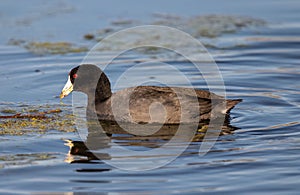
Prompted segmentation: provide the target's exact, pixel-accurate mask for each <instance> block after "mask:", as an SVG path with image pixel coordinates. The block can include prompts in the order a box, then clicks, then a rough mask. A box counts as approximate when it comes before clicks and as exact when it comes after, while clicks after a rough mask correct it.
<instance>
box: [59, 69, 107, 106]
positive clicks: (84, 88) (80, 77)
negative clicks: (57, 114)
mask: <svg viewBox="0 0 300 195" xmlns="http://www.w3.org/2000/svg"><path fill="white" fill-rule="evenodd" d="M72 91H80V92H84V93H86V94H87V95H95V99H97V100H100V101H101V100H104V99H107V98H109V97H110V96H111V88H110V82H109V80H108V78H107V76H106V75H105V74H104V72H102V70H101V69H100V68H98V67H97V66H96V65H92V64H82V65H80V66H77V67H75V68H73V69H72V70H71V71H70V73H69V76H68V80H67V83H66V84H65V86H64V88H63V89H62V91H61V94H60V98H64V97H66V96H67V95H69V94H70V93H71V92H72Z"/></svg>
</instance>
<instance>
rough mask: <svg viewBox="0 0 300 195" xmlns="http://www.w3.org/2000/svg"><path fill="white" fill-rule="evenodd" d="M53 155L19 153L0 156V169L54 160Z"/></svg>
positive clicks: (54, 155)
mask: <svg viewBox="0 0 300 195" xmlns="http://www.w3.org/2000/svg"><path fill="white" fill-rule="evenodd" d="M56 156H57V154H55V153H46V152H41V153H19V154H7V155H0V169H1V168H5V167H11V166H26V165H32V164H36V163H37V162H38V161H44V160H51V159H56V158H57V157H56Z"/></svg>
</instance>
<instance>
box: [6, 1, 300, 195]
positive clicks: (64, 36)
mask: <svg viewBox="0 0 300 195" xmlns="http://www.w3.org/2000/svg"><path fill="white" fill-rule="evenodd" d="M30 2H31V3H27V4H25V5H22V6H21V5H16V2H14V1H4V2H2V5H3V6H1V9H0V25H1V29H3V31H2V35H1V36H0V43H1V45H0V59H1V61H0V83H1V85H0V91H1V96H0V109H1V110H3V109H8V108H10V109H16V110H22V109H23V108H25V109H26V108H28V107H30V106H42V107H43V108H42V109H54V108H58V107H59V108H61V109H63V113H71V112H72V108H71V104H72V99H71V97H67V98H66V99H65V100H64V104H65V105H64V106H61V105H60V104H59V98H58V97H57V96H58V95H59V93H60V90H61V88H62V87H63V85H64V83H65V81H66V76H67V74H68V71H69V70H70V69H71V68H72V67H74V66H75V65H77V64H79V63H81V61H82V60H83V58H84V56H85V55H86V53H84V52H83V53H67V54H62V55H61V54H57V55H51V54H45V55H39V54H35V53H32V52H30V51H28V50H26V48H24V47H23V46H22V45H10V44H8V42H9V40H10V39H14V40H20V39H21V40H24V41H25V42H31V41H53V42H55V41H67V42H71V43H73V44H75V45H79V46H82V45H83V46H85V47H88V48H91V47H92V46H93V45H94V44H95V43H96V41H93V40H92V41H88V40H84V38H83V36H84V35H85V34H87V33H93V34H97V31H98V30H99V29H104V28H116V29H117V28H124V27H125V26H126V25H125V26H122V25H121V27H120V26H117V27H116V26H115V25H114V24H113V22H115V21H119V20H122V21H124V20H130V21H131V20H132V21H133V22H130V24H129V25H127V26H133V25H136V24H137V25H138V24H149V23H154V22H156V21H157V20H161V18H157V16H155V14H156V15H157V14H158V13H159V14H167V15H168V14H170V15H172V16H174V15H175V16H178V17H179V18H180V19H178V20H183V19H182V18H189V17H195V16H198V15H207V14H216V15H221V14H223V15H233V16H236V15H243V16H249V17H252V18H257V19H259V20H263V21H265V22H266V23H265V24H263V25H258V26H256V25H254V26H250V27H248V28H242V29H238V30H237V31H236V32H232V33H225V34H223V33H221V35H218V36H217V37H199V39H201V40H203V41H204V42H205V43H206V44H207V45H210V46H211V47H208V50H209V52H210V53H211V54H212V56H213V57H214V59H215V61H216V63H217V65H218V67H219V69H220V71H221V73H222V76H223V79H224V82H225V86H226V92H227V96H228V98H242V99H243V102H242V103H241V104H239V105H238V106H237V107H236V108H235V109H234V110H232V113H231V125H233V126H234V127H237V128H238V129H237V130H235V131H234V133H233V134H229V135H224V136H221V137H219V140H218V142H216V144H215V145H214V147H213V148H212V149H211V150H210V152H209V153H207V154H206V155H205V156H203V157H199V155H198V151H199V146H200V145H201V142H192V143H191V145H190V146H189V148H188V149H187V150H186V151H185V152H184V153H183V155H181V156H179V157H178V158H177V159H176V160H175V161H173V162H171V163H170V164H167V165H166V166H164V167H161V168H158V169H154V170H151V171H143V172H126V171H122V170H119V169H117V168H115V167H112V166H109V165H108V164H105V163H104V162H102V161H100V160H93V161H89V162H87V163H82V162H86V161H84V160H85V158H84V157H80V156H76V155H74V156H69V155H68V152H69V151H68V150H69V148H68V147H66V146H64V143H65V141H64V140H63V139H72V140H81V139H80V137H79V136H78V134H77V133H76V132H62V131H58V129H52V130H49V131H46V132H43V133H34V132H33V133H28V134H24V135H22V136H14V135H9V134H7V135H1V136H0V151H1V153H0V177H1V182H0V193H2V194H9V193H11V194H15V193H19V194H22V193H25V194H27V193H35V192H103V193H107V194H108V193H110V192H113V193H120V194H123V193H130V194H134V193H136V194H141V193H147V194H158V193H159V194H189V193H191V194H192V193H194V194H198V193H201V192H203V193H206V192H207V193H210V192H213V193H222V194H223V193H236V194H237V193H242V192H243V193H272V194H279V193H289V194H297V193H298V192H299V181H300V170H299V163H300V157H299V149H300V133H299V127H300V124H299V118H300V114H299V105H300V104H299V103H300V98H299V97H300V96H299V94H300V91H299V87H300V84H299V75H300V69H299V65H300V64H299V52H300V49H299V46H298V45H299V41H300V39H299V35H300V23H299V21H300V20H299V19H300V14H299V11H298V10H299V6H300V5H299V3H298V2H296V1H263V2H262V1H257V2H256V1H254V2H253V1H251V3H249V2H247V1H239V2H235V1H226V3H222V6H217V7H216V6H215V3H216V2H215V1H210V2H209V3H208V2H206V1H205V2H204V1H203V2H202V1H188V2H187V3H184V4H183V3H182V2H181V1H174V2H173V3H172V5H170V3H166V2H165V3H163V2H156V1H151V3H149V2H146V1H139V2H132V4H130V5H127V4H124V2H123V1H112V2H110V3H107V2H106V3H103V2H101V3H100V2H98V1H94V2H89V3H85V4H84V3H80V2H69V1H51V2H47V3H46V2H45V1H33V0H32V1H30ZM141 4H143V6H141ZM218 4H220V2H219V1H218ZM126 10H130V11H126ZM153 14H154V15H153ZM163 19H164V18H163ZM170 21H171V20H169V22H170ZM171 22H172V21H171ZM172 24H173V25H174V23H172ZM176 25H177V24H176ZM181 27H182V26H181ZM182 28H186V27H182ZM211 28H212V27H211ZM188 30H189V29H186V31H188ZM109 55H111V54H110V52H109V51H106V52H103V56H102V57H103V58H105V57H107V56H109ZM163 57H164V59H163V60H162V61H164V62H168V63H169V64H171V65H174V66H179V67H180V70H182V71H183V72H184V73H185V74H187V75H189V76H190V77H191V78H192V83H193V85H194V86H195V87H197V88H206V87H207V86H206V83H205V82H204V81H203V80H201V76H199V75H198V74H197V73H196V72H195V71H193V69H190V68H189V63H188V62H186V61H184V60H180V59H178V58H176V57H174V56H171V57H170V56H169V57H168V58H165V57H166V56H163ZM141 59H142V60H145V59H146V61H147V59H148V58H147V56H145V54H143V53H139V52H129V53H126V54H125V55H124V56H122V57H121V58H119V59H118V60H117V61H115V62H114V63H113V65H112V66H110V68H109V69H107V75H108V76H109V77H110V78H111V80H112V83H113V84H114V83H115V82H116V78H118V76H119V75H120V73H122V71H123V70H124V69H126V68H128V67H130V66H132V64H134V63H136V62H137V61H140V60H141ZM149 69H151V64H149V65H148V67H146V68H145V70H147V71H148V70H149ZM155 70H156V72H155ZM155 70H154V72H155V74H162V75H164V74H166V73H165V72H163V71H160V70H159V69H155ZM139 76H142V73H141V75H136V77H137V78H138V77H139ZM174 81H176V80H175V79H174ZM177 84H178V85H181V84H182V83H177ZM1 115H3V113H1ZM128 147H132V146H128ZM135 147H136V148H135V149H139V147H138V146H135ZM167 154H168V152H167V151H166V152H165V154H162V155H167ZM70 158H71V159H70ZM74 160H77V162H78V160H79V161H80V162H81V163H69V162H70V161H74ZM82 160H83V161H82ZM137 160H138V159H137ZM154 162H155V161H154Z"/></svg>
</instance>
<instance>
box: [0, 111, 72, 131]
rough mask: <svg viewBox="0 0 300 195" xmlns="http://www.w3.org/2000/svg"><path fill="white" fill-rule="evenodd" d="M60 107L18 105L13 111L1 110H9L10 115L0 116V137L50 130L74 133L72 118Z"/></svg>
mask: <svg viewBox="0 0 300 195" xmlns="http://www.w3.org/2000/svg"><path fill="white" fill-rule="evenodd" d="M60 106H61V107H60V108H56V107H53V106H51V105H43V106H27V107H23V106H22V105H18V106H17V107H16V108H15V109H11V108H10V109H2V111H3V110H4V111H7V110H10V113H5V115H4V116H0V117H1V119H0V135H26V134H34V133H37V134H44V133H46V132H48V131H50V130H56V131H61V132H75V122H74V116H73V115H72V114H71V111H70V110H68V109H67V108H65V107H63V105H60ZM49 107H50V108H49Z"/></svg>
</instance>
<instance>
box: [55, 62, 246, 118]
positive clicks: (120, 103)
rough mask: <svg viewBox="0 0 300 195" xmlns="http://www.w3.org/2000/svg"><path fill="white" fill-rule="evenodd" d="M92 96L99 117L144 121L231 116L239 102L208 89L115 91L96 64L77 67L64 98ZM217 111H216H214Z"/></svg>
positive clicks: (146, 88) (63, 91)
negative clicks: (81, 94)
mask: <svg viewBox="0 0 300 195" xmlns="http://www.w3.org/2000/svg"><path fill="white" fill-rule="evenodd" d="M73 90H74V91H81V92H84V93H86V94H87V95H88V108H95V110H96V113H97V116H98V119H99V120H104V121H118V122H125V123H126V122H128V123H140V124H151V123H157V124H180V123H190V122H195V121H198V122H200V121H205V120H209V119H210V117H217V116H218V115H223V116H224V115H227V114H228V113H229V112H230V110H231V109H232V108H233V107H234V106H235V105H236V104H237V103H239V102H241V99H237V100H225V99H224V98H223V97H221V96H218V95H216V94H214V93H210V92H208V91H204V90H194V89H191V88H180V87H158V86H138V87H132V88H127V89H123V90H120V91H117V92H116V93H112V92H111V88H110V82H109V80H108V78H107V76H106V75H105V73H104V72H102V71H101V69H100V68H98V67H97V66H95V65H89V64H85V65H80V66H77V67H76V68H73V69H72V70H71V71H70V73H69V77H68V81H67V83H66V85H65V87H64V88H63V90H62V92H61V95H60V97H61V98H63V97H65V96H67V95H68V94H69V93H70V92H71V91H73ZM212 110H213V112H212Z"/></svg>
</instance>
